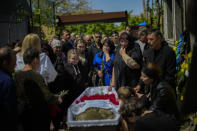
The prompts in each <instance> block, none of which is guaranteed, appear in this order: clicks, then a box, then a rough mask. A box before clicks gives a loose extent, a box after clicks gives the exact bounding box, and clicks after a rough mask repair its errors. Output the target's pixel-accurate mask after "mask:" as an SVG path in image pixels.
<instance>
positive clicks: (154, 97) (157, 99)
mask: <svg viewBox="0 0 197 131" xmlns="http://www.w3.org/2000/svg"><path fill="white" fill-rule="evenodd" d="M161 76H162V71H161V68H160V66H159V65H156V64H154V63H148V64H147V65H146V66H145V67H144V68H143V69H142V73H141V77H140V79H141V80H142V81H143V83H144V84H145V90H146V89H147V88H149V90H150V91H149V93H146V95H143V96H142V98H141V99H142V100H143V101H144V103H145V105H147V107H148V109H149V110H150V111H148V112H152V111H155V110H160V111H162V112H164V113H167V114H170V115H174V116H175V117H176V118H177V119H178V120H179V119H180V114H179V113H180V112H179V110H178V106H177V103H176V96H175V93H174V91H173V89H172V87H171V86H170V85H169V84H168V83H167V82H164V81H162V80H161Z"/></svg>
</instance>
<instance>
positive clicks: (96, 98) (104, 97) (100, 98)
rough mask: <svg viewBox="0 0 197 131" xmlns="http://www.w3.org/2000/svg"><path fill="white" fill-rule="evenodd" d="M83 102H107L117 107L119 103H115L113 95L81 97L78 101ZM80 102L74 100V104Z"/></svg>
mask: <svg viewBox="0 0 197 131" xmlns="http://www.w3.org/2000/svg"><path fill="white" fill-rule="evenodd" d="M85 100H109V101H110V102H111V103H113V104H115V105H119V102H118V101H116V97H115V94H105V95H98V94H96V95H92V96H86V95H84V96H82V97H81V99H80V101H81V102H84V101H85ZM80 101H78V100H76V102H75V103H76V104H78V103H79V102H80Z"/></svg>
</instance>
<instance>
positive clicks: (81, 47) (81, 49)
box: [77, 43, 85, 53]
mask: <svg viewBox="0 0 197 131" xmlns="http://www.w3.org/2000/svg"><path fill="white" fill-rule="evenodd" d="M77 51H78V52H79V53H84V51H85V44H84V43H78V44H77Z"/></svg>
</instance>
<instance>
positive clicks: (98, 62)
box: [93, 39, 115, 86]
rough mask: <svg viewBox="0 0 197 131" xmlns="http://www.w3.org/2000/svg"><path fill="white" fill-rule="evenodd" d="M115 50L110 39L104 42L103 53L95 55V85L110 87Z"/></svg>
mask: <svg viewBox="0 0 197 131" xmlns="http://www.w3.org/2000/svg"><path fill="white" fill-rule="evenodd" d="M114 49H115V47H114V43H113V42H112V41H111V40H109V39H105V40H104V42H103V47H102V51H101V52H99V53H97V54H96V55H95V57H94V61H93V66H94V68H95V71H96V82H95V85H100V86H102V85H105V86H109V85H110V80H111V78H112V66H113V64H112V63H113V62H112V61H113V59H114Z"/></svg>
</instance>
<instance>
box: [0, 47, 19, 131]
mask: <svg viewBox="0 0 197 131" xmlns="http://www.w3.org/2000/svg"><path fill="white" fill-rule="evenodd" d="M15 66H16V54H15V53H14V52H13V51H12V50H11V49H10V48H8V47H2V48H0V125H1V126H0V130H2V131H3V130H4V131H15V130H16V122H17V101H16V90H15V88H14V84H13V79H12V72H14V68H15Z"/></svg>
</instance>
